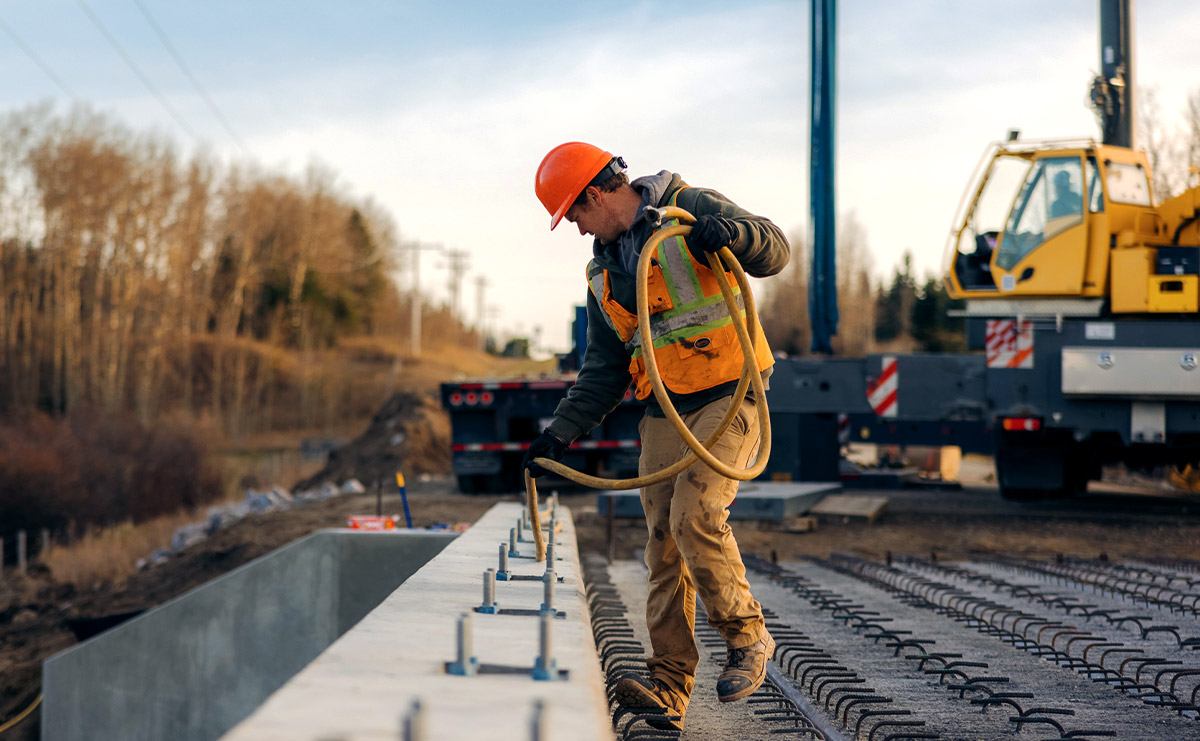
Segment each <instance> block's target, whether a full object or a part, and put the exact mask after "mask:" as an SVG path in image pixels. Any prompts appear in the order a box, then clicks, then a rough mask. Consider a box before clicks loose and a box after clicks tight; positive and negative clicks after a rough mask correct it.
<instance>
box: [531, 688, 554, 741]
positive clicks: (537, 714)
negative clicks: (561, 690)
mask: <svg viewBox="0 0 1200 741" xmlns="http://www.w3.org/2000/svg"><path fill="white" fill-rule="evenodd" d="M546 715H547V713H546V701H545V700H542V699H540V698H539V699H536V700H534V701H533V716H532V717H531V718H530V728H529V739H530V741H550V723H549V719H548V718H547V717H546Z"/></svg>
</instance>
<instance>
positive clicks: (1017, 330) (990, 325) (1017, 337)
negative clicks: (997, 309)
mask: <svg viewBox="0 0 1200 741" xmlns="http://www.w3.org/2000/svg"><path fill="white" fill-rule="evenodd" d="M984 344H985V345H986V347H987V367H989V368H1032V367H1033V323H1032V322H1021V323H1020V326H1019V327H1018V326H1017V320H1015V319H988V320H987V334H986V336H985V340H984Z"/></svg>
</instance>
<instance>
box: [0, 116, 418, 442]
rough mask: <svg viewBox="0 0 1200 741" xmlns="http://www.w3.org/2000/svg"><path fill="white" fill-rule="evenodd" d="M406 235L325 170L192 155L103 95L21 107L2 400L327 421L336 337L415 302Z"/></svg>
mask: <svg viewBox="0 0 1200 741" xmlns="http://www.w3.org/2000/svg"><path fill="white" fill-rule="evenodd" d="M397 246H398V244H397V234H396V229H395V226H394V224H393V223H392V222H391V220H390V218H389V217H388V216H387V215H386V214H385V213H384V212H383V211H382V210H380V209H379V208H378V207H376V206H375V205H374V204H373V203H371V202H370V201H361V200H356V199H353V198H351V197H350V196H348V195H347V194H346V193H344V192H342V190H341V189H340V188H339V187H338V185H337V184H336V182H335V177H334V175H333V174H332V173H331V172H329V171H327V170H325V169H322V168H320V167H316V166H312V167H310V168H309V169H308V170H307V172H306V173H305V174H304V176H303V177H302V178H290V177H285V176H282V175H278V174H272V173H268V172H264V171H262V170H260V169H258V168H256V167H255V166H252V165H247V164H239V163H231V164H229V165H222V164H220V163H218V162H216V161H215V160H214V158H212V157H211V156H209V155H207V154H205V153H203V152H200V153H197V154H194V155H192V156H190V157H186V158H185V157H183V156H181V155H180V154H179V152H178V150H177V149H176V148H175V146H174V145H173V144H172V142H171V141H169V140H167V139H165V138H163V137H161V136H156V135H153V134H145V133H138V132H135V131H132V130H130V129H129V128H127V127H125V126H123V125H121V124H119V123H117V122H115V121H114V120H112V119H110V118H108V117H106V116H104V115H100V114H96V113H93V112H91V111H89V110H87V109H85V108H77V109H75V110H72V111H70V112H68V113H66V114H56V113H55V112H54V111H53V110H52V109H51V108H49V107H48V106H42V107H35V108H31V109H27V110H23V111H19V112H16V113H11V114H9V115H7V116H5V117H4V119H3V121H2V123H0V413H14V412H19V411H22V410H34V409H37V410H42V411H45V412H48V413H51V414H53V415H65V414H67V413H69V412H71V411H73V410H77V409H81V408H93V409H96V410H98V411H99V412H101V413H116V412H119V411H128V412H132V413H133V414H135V415H136V417H137V418H138V419H139V420H141V421H142V422H144V423H145V422H148V421H150V420H153V419H156V418H158V417H159V416H161V415H163V414H165V413H169V412H174V411H182V412H184V413H186V414H188V415H192V416H208V417H211V418H213V419H215V420H217V421H218V422H219V423H220V424H221V426H222V427H224V428H225V430H226V431H227V432H231V433H235V434H236V433H240V432H244V431H247V430H248V429H249V428H252V427H257V428H268V429H269V428H270V427H272V426H278V424H279V423H282V422H284V420H278V419H277V420H270V419H263V418H262V415H261V414H259V413H260V412H261V413H266V414H267V416H268V417H270V413H271V412H270V410H276V409H279V408H281V407H283V408H285V409H289V410H294V412H293V414H292V416H293V417H294V419H289V420H287V421H288V422H291V423H294V424H296V425H298V426H303V425H305V424H313V423H319V422H320V421H321V419H320V417H321V415H320V413H319V412H320V409H321V408H322V404H323V403H324V402H323V399H322V397H324V396H327V394H326V393H325V391H326V389H323V386H327V385H328V384H330V383H332V382H334V381H335V380H336V379H334V378H330V377H324V376H322V375H321V374H320V373H313V372H311V371H312V369H313V368H318V367H319V364H317V363H316V362H315V359H316V358H318V357H319V355H320V353H321V351H322V350H324V349H326V348H329V347H330V346H331V345H333V344H334V342H335V341H336V339H337V338H338V337H342V336H347V335H355V334H370V333H372V332H375V331H377V330H379V329H380V328H381V327H382V328H393V327H395V326H397V322H398V320H400V319H402V318H403V317H401V316H399V315H405V316H406V312H405V309H404V308H403V306H404V305H406V304H407V302H402V301H401V298H400V296H399V295H398V292H397V289H396V288H395V286H394V284H393V282H392V276H394V275H395V273H396V271H397V269H398V267H399V266H398V265H397V264H396V259H395V256H396V249H397ZM431 319H435V320H436V319H437V317H436V316H433V317H431ZM281 353H286V354H287V357H284V356H283V355H281ZM306 358H308V359H312V360H314V362H313V364H312V365H311V367H310V368H296V364H297V359H298V360H299V362H300V363H301V364H303V362H304V360H305V359H306ZM285 376H286V378H285ZM285 381H286V383H285ZM281 393H288V394H293V395H294V396H295V398H291V399H287V400H283V399H279V398H273V397H277V396H278V395H279V394H281ZM280 401H286V402H287V403H286V404H282V405H281V404H280V403H279V402H280Z"/></svg>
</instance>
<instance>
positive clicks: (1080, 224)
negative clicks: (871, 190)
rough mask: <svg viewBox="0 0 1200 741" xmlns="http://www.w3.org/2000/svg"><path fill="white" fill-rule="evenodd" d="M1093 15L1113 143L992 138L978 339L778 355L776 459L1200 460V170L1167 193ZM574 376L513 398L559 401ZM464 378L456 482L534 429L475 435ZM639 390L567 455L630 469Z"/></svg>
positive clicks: (969, 230)
mask: <svg viewBox="0 0 1200 741" xmlns="http://www.w3.org/2000/svg"><path fill="white" fill-rule="evenodd" d="M1100 16H1101V17H1100V36H1101V39H1100V41H1101V43H1100V52H1101V53H1100V56H1101V74H1100V76H1099V77H1097V78H1096V80H1095V81H1094V83H1093V86H1092V91H1091V92H1092V101H1093V104H1094V105H1095V107H1096V110H1097V114H1098V117H1099V120H1100V125H1101V130H1102V136H1101V139H1100V141H1094V140H1053V141H1020V140H1019V138H1018V137H1017V135H1016V132H1011V133H1010V136H1009V138H1008V140H1007V141H1004V142H998V143H995V144H992V145H990V146H989V148H988V150H987V152H986V154H985V156H984V157H983V159H982V160H981V163H980V165H979V166H978V167H977V168H976V172H975V174H974V176H973V177H972V182H971V184H970V186H969V187H968V189H967V191H966V195H965V196H964V198H963V202H962V204H961V205H960V207H959V212H958V214H956V217H955V221H954V227H953V229H952V231H951V236H950V239H949V242H948V244H947V249H946V259H945V279H944V280H945V286H946V289H947V291H948V293H949V295H950V296H951V297H952V298H956V299H964V300H965V307H966V308H965V309H964V310H963V315H964V316H965V317H966V324H967V333H968V344H969V346H970V347H971V349H973V350H981V351H983V352H982V353H973V354H955V355H934V354H914V355H868V356H866V357H865V358H847V359H842V358H837V359H815V358H787V359H780V360H779V361H778V362H777V363H776V365H775V372H774V375H773V376H772V378H771V388H770V390H769V391H768V400H769V402H770V408H771V415H772V425H773V427H774V430H775V437H776V448H775V450H776V452H775V455H774V456H773V459H772V461H771V462H770V464H769V465H768V467H767V469H766V471H765V472H764V473H763V477H768V478H776V479H779V478H794V479H799V480H824V481H829V480H836V479H837V478H838V477H839V475H838V465H837V453H838V449H839V442H846V441H868V442H873V443H883V444H909V445H959V446H960V447H962V448H963V450H964V451H968V452H981V453H988V454H991V455H993V456H994V458H995V464H996V473H997V480H998V482H999V486H1000V490H1001V493H1002V494H1003V495H1004V496H1005V497H1007V498H1010V499H1021V500H1029V499H1038V498H1042V497H1053V496H1073V495H1075V494H1078V493H1080V492H1082V491H1083V490H1084V489H1085V488H1086V486H1087V482H1088V481H1089V480H1096V479H1099V477H1100V474H1101V467H1102V466H1104V465H1108V464H1116V463H1123V464H1125V465H1127V466H1129V467H1132V468H1148V467H1153V466H1160V465H1187V464H1193V465H1194V464H1196V463H1197V462H1198V461H1200V367H1197V366H1198V365H1200V186H1197V187H1193V188H1191V189H1190V190H1187V191H1186V192H1184V193H1182V194H1181V195H1178V196H1176V197H1174V198H1171V199H1169V200H1166V201H1164V202H1162V203H1158V204H1156V203H1155V199H1154V193H1153V189H1152V187H1151V177H1150V167H1149V164H1148V162H1147V159H1146V156H1145V154H1144V153H1143V152H1139V151H1135V150H1134V149H1133V141H1134V116H1133V110H1134V92H1135V87H1134V76H1133V55H1132V34H1133V28H1132V20H1131V8H1130V0H1102V1H1101V3H1100ZM565 387H566V382H565V381H563V382H559V385H558V386H557V387H556V388H555V389H547V392H548V393H547V394H546V395H545V398H541V399H540V401H538V400H537V399H535V398H533V397H530V398H526V399H523V400H522V401H521V402H520V408H521V409H525V410H528V411H530V412H531V413H534V414H535V416H536V414H537V413H538V412H537V410H543V412H544V414H546V415H549V414H550V413H552V411H553V407H554V404H555V403H556V402H557V400H558V399H559V398H561V396H562V394H563V393H564V392H565ZM467 391H468V390H466V389H464V388H463V387H462V386H461V385H457V386H456V385H452V384H447V385H444V386H443V390H442V396H443V402H444V403H445V405H446V406H447V408H448V409H450V411H451V419H452V424H453V427H454V430H455V432H454V435H455V451H454V461H455V463H454V465H455V471H456V473H458V475H459V481H460V483H462V482H463V481H464V476H468V477H470V476H477V475H479V474H472V473H468V472H469V471H475V470H482V469H486V470H487V471H489V472H491V473H488V474H485V475H488V476H493V477H499V476H502V474H501V473H500V472H501V471H503V470H508V469H509V468H513V467H514V466H516V463H517V462H519V458H520V456H521V453H520V452H519V451H521V450H523V449H524V447H527V446H528V442H529V440H532V439H533V437H535V436H536V431H537V430H538V429H540V427H537V426H536V421H531V422H529V424H528V425H527V427H528V429H527V430H526V429H524V428H522V429H521V430H519V431H517V430H515V429H513V427H512V425H508V428H507V429H502V428H504V425H503V424H498V423H497V422H496V420H495V419H493V420H492V422H491V427H490V428H488V429H490V430H491V432H488V433H487V436H491V437H490V438H489V439H488V440H487V441H483V440H478V441H474V442H470V443H468V442H467V441H466V439H465V438H466V437H472V438H474V437H478V436H479V435H478V430H480V429H481V428H486V427H487V424H488V423H486V422H482V423H481V422H480V420H479V419H476V420H475V421H474V422H473V423H471V422H469V421H466V420H465V417H464V415H463V411H466V404H465V402H464V401H463V399H465V397H464V396H462V394H464V393H466V392H467ZM479 391H480V392H482V391H483V389H479ZM456 394H459V396H457V397H456V396H455V395H456ZM456 398H457V399H458V400H459V401H458V404H457V405H456V404H455V402H454V400H455V399H456ZM639 406H640V405H638V404H637V403H636V402H633V401H632V400H631V399H627V400H626V402H625V403H623V404H622V406H621V407H619V408H618V410H617V412H615V413H614V415H615V416H614V419H613V420H612V422H611V423H609V422H607V421H606V424H611V426H610V428H608V429H601V430H599V431H597V433H594V435H595V436H596V438H597V439H594V440H585V441H582V443H583V447H579V450H577V451H576V450H575V448H573V449H572V450H573V451H575V453H574V454H575V455H576V456H583V455H588V453H587V450H588V448H587V447H586V446H587V445H588V444H591V445H594V446H608V447H598V448H593V449H594V450H595V449H599V450H604V451H607V452H606V453H604V454H603V455H604V457H596V455H594V454H592V455H591V457H590V458H589V460H587V461H583V463H584V464H585V465H590V466H592V467H596V466H600V467H606V466H607V467H608V468H609V469H610V470H612V471H613V472H614V473H619V472H620V471H622V470H636V453H637V448H636V433H635V426H636V418H637V417H638V416H640V410H639V409H638V407H639ZM476 408H478V405H476ZM456 410H462V411H456ZM468 416H469V415H468ZM477 416H478V415H477ZM518 426H519V425H518ZM468 430H475V432H467V431H468ZM517 432H520V433H521V434H516V433H517ZM460 433H461V434H460ZM839 434H841V438H840V439H839ZM493 438H494V439H493ZM468 445H475V446H480V445H492V446H497V445H499V446H509V447H512V448H513V450H512V451H507V448H505V449H504V451H498V452H506V451H507V452H508V453H509V454H510V456H513V457H514V461H512V462H511V463H512V465H509V464H508V462H502V461H500V460H499V458H498V457H497V458H495V459H494V460H492V459H489V460H488V461H487V462H484V459H483V458H480V457H479V454H480V453H485V452H488V451H485V450H483V449H474V450H470V449H467V447H466V446H468ZM577 447H578V446H577ZM609 453H612V456H611V459H610V458H609V457H608V454H609ZM468 454H472V455H473V456H474V457H472V455H468ZM577 462H580V461H578V460H577ZM460 466H462V468H460ZM471 466H475V468H471ZM466 481H467V485H466V487H475V485H476V484H477V483H478V481H479V480H478V479H476V478H468V479H466ZM489 481H492V480H489ZM494 483H497V484H498V483H500V480H499V479H495V480H494ZM504 483H506V484H508V483H511V482H504ZM466 487H464V490H466ZM506 488H512V489H513V490H515V489H516V488H517V487H516V486H511V487H506Z"/></svg>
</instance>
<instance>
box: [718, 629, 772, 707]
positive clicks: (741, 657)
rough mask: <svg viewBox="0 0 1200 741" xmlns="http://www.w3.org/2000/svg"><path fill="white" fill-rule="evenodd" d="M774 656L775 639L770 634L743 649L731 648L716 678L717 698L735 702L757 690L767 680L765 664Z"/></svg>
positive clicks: (764, 634) (722, 700) (765, 634)
mask: <svg viewBox="0 0 1200 741" xmlns="http://www.w3.org/2000/svg"><path fill="white" fill-rule="evenodd" d="M774 655H775V639H774V638H772V637H771V634H770V633H767V632H766V631H764V632H763V637H762V638H760V639H758V641H757V642H756V643H751V644H750V645H749V646H746V647H744V648H731V649H729V654H728V656H727V658H726V659H725V670H724V671H722V672H721V676H720V677H718V678H717V698H718V699H720V700H721V702H735V701H737V700H740V699H742V698H743V697H746V696H748V695H750V694H752V693H753V692H754V690H756V689H758V688H759V687H760V686H761V685H762V683H763V680H764V679H766V678H767V662H768V661H770V660H771V657H772V656H774Z"/></svg>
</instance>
